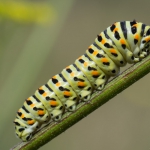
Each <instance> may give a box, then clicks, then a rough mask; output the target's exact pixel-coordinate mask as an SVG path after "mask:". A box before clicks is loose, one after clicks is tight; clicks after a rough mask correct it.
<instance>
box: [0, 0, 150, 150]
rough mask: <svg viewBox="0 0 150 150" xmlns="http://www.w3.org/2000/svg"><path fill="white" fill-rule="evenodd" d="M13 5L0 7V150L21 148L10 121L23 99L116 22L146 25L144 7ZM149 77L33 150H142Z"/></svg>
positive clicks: (149, 136) (67, 2)
mask: <svg viewBox="0 0 150 150" xmlns="http://www.w3.org/2000/svg"><path fill="white" fill-rule="evenodd" d="M15 2H16V3H15V4H14V3H13V2H12V1H8V3H5V4H4V3H3V1H0V35H1V36H0V37H1V38H0V84H1V86H0V97H1V98H0V110H1V113H0V150H7V149H10V148H11V147H13V146H14V145H16V144H17V143H19V142H20V140H19V139H17V138H16V137H15V134H14V125H13V123H12V122H13V120H14V118H15V115H16V111H17V110H18V109H19V108H20V107H21V106H22V104H23V102H24V100H25V98H27V97H29V96H30V95H32V94H33V93H34V91H35V90H36V89H37V88H38V87H40V86H41V85H43V84H45V83H46V82H47V81H48V79H49V78H50V77H52V76H53V75H55V74H57V73H59V72H60V71H61V70H62V69H63V68H64V67H66V66H67V65H69V64H71V63H73V62H74V60H75V59H76V58H77V57H79V56H80V55H82V54H83V53H84V52H85V50H86V48H87V47H88V46H89V45H90V44H91V43H92V42H93V41H94V39H95V37H96V35H97V34H99V33H100V32H101V31H103V30H104V29H105V28H107V27H108V26H109V25H111V24H112V23H114V22H116V21H124V20H133V19H136V20H137V21H140V22H143V23H145V24H149V25H150V19H149V16H148V15H149V14H150V9H149V6H150V1H149V0H142V1H135V0H133V1H130V0H126V1H121V0H114V1H103V0H101V1H100V0H93V1H91V0H86V1H81V0H76V1H75V0H63V1H56V0H42V3H39V2H40V1H39V0H38V1H37V0H32V1H31V2H32V4H31V3H24V1H15ZM18 2H19V3H18ZM25 2H30V1H29V0H28V1H25ZM149 77H150V75H147V76H146V77H144V78H143V79H141V80H140V81H138V82H137V83H135V84H134V85H132V86H131V87H130V88H128V89H127V90H125V91H124V92H122V93H121V94H119V95H117V96H116V97H115V98H113V99H112V100H111V101H109V102H108V103H106V104H105V105H104V106H102V107H101V108H99V109H97V110H96V111H95V112H93V113H92V114H90V115H89V116H87V117H86V118H84V119H83V120H82V121H80V122H79V123H77V124H76V125H74V126H73V127H71V128H70V129H68V130H67V131H65V132H64V133H62V134H61V135H59V136H58V137H56V138H55V139H53V140H52V141H51V142H49V143H48V144H46V145H45V146H43V147H42V148H40V149H41V150H50V149H53V150H58V149H61V150H77V149H78V150H85V149H86V150H91V149H92V150H98V149H104V150H135V149H136V150H141V149H142V150H149V149H150V119H149V116H150V101H149V99H150V98H149V97H150V93H149V89H150V79H149Z"/></svg>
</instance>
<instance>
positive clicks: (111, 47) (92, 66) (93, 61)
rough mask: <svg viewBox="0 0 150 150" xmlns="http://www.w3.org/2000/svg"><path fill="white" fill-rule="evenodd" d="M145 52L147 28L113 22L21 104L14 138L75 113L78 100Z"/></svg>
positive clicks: (149, 29) (24, 138)
mask: <svg viewBox="0 0 150 150" xmlns="http://www.w3.org/2000/svg"><path fill="white" fill-rule="evenodd" d="M149 52H150V26H147V25H145V24H143V23H140V22H136V21H135V20H133V21H122V22H115V23H114V24H112V25H111V26H109V27H108V28H107V29H106V30H104V31H103V32H101V33H100V34H99V35H98V36H97V38H96V39H95V42H94V43H93V44H91V45H90V46H89V47H88V49H87V50H86V53H85V54H84V55H82V56H80V57H79V58H78V59H76V60H75V62H74V64H72V65H69V66H68V67H66V68H65V69H63V70H62V72H61V73H60V74H57V75H55V76H53V77H52V78H51V79H50V80H49V81H48V82H47V84H45V85H43V86H41V87H40V88H39V89H38V90H36V92H35V94H34V95H33V96H30V97H29V98H28V99H27V100H26V101H25V102H24V104H23V106H22V107H21V108H20V109H19V110H18V112H17V115H16V118H15V120H14V124H15V131H16V135H17V137H19V138H20V139H22V141H29V140H30V139H32V136H33V134H34V133H35V132H36V131H37V130H39V129H41V127H42V126H43V125H47V124H48V123H51V122H53V121H57V122H58V121H60V120H61V118H62V115H63V114H64V113H65V112H66V111H70V112H73V111H75V110H76V106H77V104H78V103H79V102H80V101H85V102H86V101H89V100H90V98H91V95H92V93H93V92H94V91H95V90H99V91H100V90H102V89H103V88H104V87H105V84H106V83H107V81H108V79H109V78H110V77H112V76H116V75H118V74H119V70H120V67H123V66H125V65H126V63H130V64H133V63H136V62H138V61H140V60H142V59H143V58H144V57H146V56H147V55H149Z"/></svg>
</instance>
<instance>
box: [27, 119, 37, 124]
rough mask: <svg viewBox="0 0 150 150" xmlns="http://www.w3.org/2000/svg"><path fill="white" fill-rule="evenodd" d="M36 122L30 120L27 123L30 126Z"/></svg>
mask: <svg viewBox="0 0 150 150" xmlns="http://www.w3.org/2000/svg"><path fill="white" fill-rule="evenodd" d="M34 122H35V121H34V120H28V121H27V123H28V124H29V125H32V124H34Z"/></svg>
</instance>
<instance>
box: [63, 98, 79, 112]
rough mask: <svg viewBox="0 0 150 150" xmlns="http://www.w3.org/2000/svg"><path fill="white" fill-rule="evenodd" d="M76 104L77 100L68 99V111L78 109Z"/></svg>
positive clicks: (66, 105) (66, 106)
mask: <svg viewBox="0 0 150 150" xmlns="http://www.w3.org/2000/svg"><path fill="white" fill-rule="evenodd" d="M76 106H77V102H76V101H72V100H67V101H66V103H65V108H66V109H67V110H68V111H71V112H73V111H75V110H76Z"/></svg>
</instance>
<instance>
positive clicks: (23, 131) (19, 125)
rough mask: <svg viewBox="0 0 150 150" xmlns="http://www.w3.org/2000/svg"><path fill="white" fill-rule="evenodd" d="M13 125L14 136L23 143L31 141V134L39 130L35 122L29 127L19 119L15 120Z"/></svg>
mask: <svg viewBox="0 0 150 150" xmlns="http://www.w3.org/2000/svg"><path fill="white" fill-rule="evenodd" d="M14 123H15V132H16V136H17V137H18V138H20V139H21V140H22V141H24V142H25V141H29V140H31V138H32V136H33V132H35V131H36V130H37V129H38V128H39V126H38V124H39V123H38V122H35V123H34V124H33V125H31V126H29V125H26V124H24V123H23V122H22V121H21V120H20V119H19V118H16V119H15V120H14Z"/></svg>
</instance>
